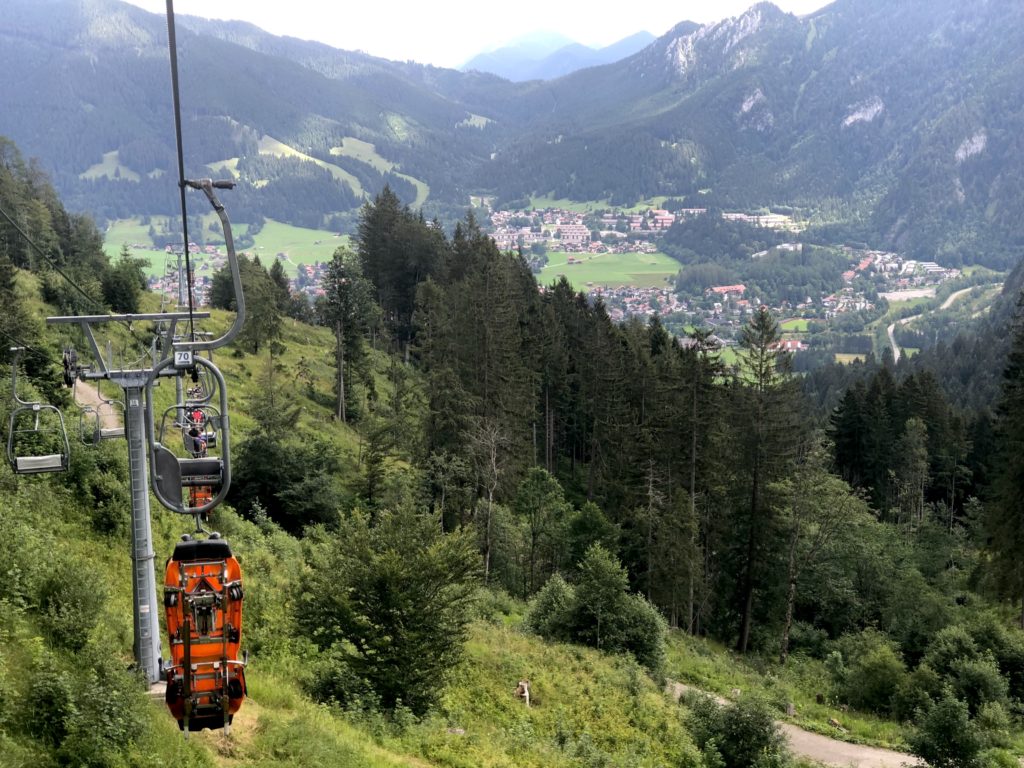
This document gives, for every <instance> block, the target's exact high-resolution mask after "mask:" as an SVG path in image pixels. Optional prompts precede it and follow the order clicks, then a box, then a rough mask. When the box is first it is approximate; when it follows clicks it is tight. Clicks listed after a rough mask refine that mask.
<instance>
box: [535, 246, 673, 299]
mask: <svg viewBox="0 0 1024 768" xmlns="http://www.w3.org/2000/svg"><path fill="white" fill-rule="evenodd" d="M569 256H572V257H573V258H579V259H582V261H580V262H577V263H575V264H569V263H568V257H569ZM678 271H679V262H677V261H675V260H673V259H671V258H669V257H668V256H666V255H665V254H664V253H560V252H555V253H549V254H548V263H547V264H546V265H545V266H544V268H543V269H542V270H541V272H540V274H539V275H537V282H539V283H540V284H542V285H547V284H550V283H553V282H555V281H556V280H558V278H559V276H560V275H565V276H566V278H567V279H568V280H569V282H570V284H572V287H573V288H575V289H576V290H578V291H586V290H587V289H589V288H593V287H594V286H598V285H600V286H603V287H606V288H614V287H617V286H620V285H633V286H637V287H638V288H661V287H664V286H665V285H666V282H667V281H668V280H670V279H671V278H672V277H674V276H675V274H676V273H677V272H678Z"/></svg>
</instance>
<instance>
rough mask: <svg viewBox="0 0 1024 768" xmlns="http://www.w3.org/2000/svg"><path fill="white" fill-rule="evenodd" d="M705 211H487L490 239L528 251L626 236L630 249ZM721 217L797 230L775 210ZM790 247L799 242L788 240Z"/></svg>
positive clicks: (610, 241) (583, 246) (576, 247)
mask: <svg viewBox="0 0 1024 768" xmlns="http://www.w3.org/2000/svg"><path fill="white" fill-rule="evenodd" d="M706 213H707V208H680V209H677V210H674V211H669V210H666V209H663V208H648V209H647V210H644V211H640V212H636V211H631V212H623V211H608V210H605V211H602V212H600V213H593V214H583V213H579V212H576V211H568V210H565V209H563V208H545V209H543V210H529V211H527V210H517V211H508V210H492V211H491V212H490V225H491V233H490V234H491V237H492V238H494V242H495V243H496V244H497V246H498V247H499V248H500V249H501V250H503V251H504V250H516V249H517V248H524V249H528V248H530V247H531V246H532V245H533V244H535V243H544V245H545V246H546V247H547V248H548V249H549V250H553V251H574V250H587V249H588V244H589V243H591V242H597V241H600V242H603V243H604V244H605V245H606V246H611V245H613V244H614V241H616V240H621V241H626V240H628V241H629V242H630V243H631V244H633V245H630V246H626V245H623V250H626V251H628V250H636V249H637V246H636V244H638V243H642V242H643V241H644V240H649V239H653V238H655V237H657V236H659V235H661V234H662V233H664V232H665V230H667V229H669V228H670V227H671V226H672V225H673V224H675V223H676V222H677V221H682V220H685V219H689V218H694V217H696V216H702V215H704V214H706ZM722 218H724V219H728V220H730V221H742V222H746V223H748V224H751V225H754V226H759V227H767V228H769V229H778V230H785V231H791V232H798V231H800V229H801V228H802V225H801V224H800V223H799V222H796V221H794V220H793V219H792V218H791V217H790V216H786V215H783V214H778V213H770V214H761V215H754V214H746V213H723V214H722ZM793 247H794V248H797V247H799V244H793Z"/></svg>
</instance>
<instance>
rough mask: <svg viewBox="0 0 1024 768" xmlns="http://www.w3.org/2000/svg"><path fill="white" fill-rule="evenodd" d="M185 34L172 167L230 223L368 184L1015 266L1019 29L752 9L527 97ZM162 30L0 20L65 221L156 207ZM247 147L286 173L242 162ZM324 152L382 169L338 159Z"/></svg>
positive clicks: (447, 200) (361, 193)
mask: <svg viewBox="0 0 1024 768" xmlns="http://www.w3.org/2000/svg"><path fill="white" fill-rule="evenodd" d="M55 20H56V23H54V22H55ZM181 27H182V29H181V35H180V43H181V51H180V54H181V66H182V87H183V94H184V97H183V98H184V104H185V108H186V113H187V115H188V119H187V120H186V143H185V146H186V150H187V152H188V161H189V164H190V166H191V167H193V168H196V169H200V166H201V165H203V164H207V163H215V164H219V163H222V162H224V161H229V160H231V159H232V158H239V160H238V162H237V165H236V166H235V172H237V173H238V174H239V176H240V178H241V179H242V180H243V181H244V182H246V183H245V184H243V185H242V188H241V189H240V198H241V200H242V202H241V203H240V204H239V206H238V207H239V212H240V214H241V215H243V216H244V217H252V216H255V215H266V211H265V207H266V206H265V205H263V204H261V200H264V199H267V200H270V199H273V200H275V201H277V203H276V204H277V205H278V207H280V206H281V203H280V200H282V199H286V200H289V201H290V203H289V204H291V205H294V206H295V207H296V208H302V209H304V210H305V211H306V212H307V213H309V212H312V213H315V215H316V216H319V217H321V218H323V217H326V216H328V215H330V214H333V213H338V212H345V211H351V210H354V209H355V208H357V207H358V206H359V205H361V204H362V202H364V201H365V200H366V199H367V198H368V197H372V196H373V195H374V194H376V193H377V192H379V191H380V189H382V188H383V185H384V183H390V184H391V186H392V188H393V189H396V190H397V191H398V192H399V194H400V195H401V197H402V199H403V200H405V201H406V202H409V201H411V200H412V199H413V198H414V196H415V189H413V187H412V186H411V185H412V184H413V182H411V181H410V180H409V179H410V178H411V179H414V180H415V181H416V182H419V183H421V184H425V185H427V186H428V187H429V190H430V200H431V201H432V202H433V204H434V205H435V206H437V207H436V208H434V210H435V211H441V212H442V213H443V215H444V216H445V218H446V219H447V220H449V221H453V220H454V219H455V218H457V217H458V213H457V211H458V210H459V209H460V208H462V207H464V206H466V205H467V203H468V195H469V194H470V193H489V194H496V195H497V196H498V197H499V199H500V200H504V201H506V202H508V201H513V200H522V199H523V198H525V197H527V196H529V195H531V194H552V195H554V196H555V197H567V198H571V199H576V200H608V201H610V202H611V203H612V204H625V203H633V202H636V201H638V200H642V199H644V198H650V197H653V196H658V195H662V196H670V197H674V198H677V199H678V198H685V204H686V205H692V206H701V207H703V206H706V205H714V206H728V207H759V206H765V205H788V206H798V207H799V208H800V209H801V210H802V211H803V212H804V213H805V214H806V215H808V216H810V217H811V221H812V223H813V224H815V225H817V226H821V227H826V228H827V229H826V230H825V231H826V232H828V233H830V234H831V235H832V236H837V237H846V238H851V237H852V238H855V239H859V240H867V241H870V242H871V243H872V244H875V245H878V246H888V247H892V248H896V249H899V250H901V251H904V252H906V253H908V254H911V255H916V256H926V257H928V258H935V259H938V260H940V261H944V262H950V263H959V262H979V261H980V262H982V263H986V264H991V265H995V266H1000V267H1005V266H1009V265H1012V263H1013V261H1014V256H1013V254H1014V251H1013V249H1014V247H1015V244H1016V243H1017V240H1018V237H1017V234H1016V221H1015V219H1016V216H1015V212H1016V211H1017V210H1019V209H1020V207H1021V204H1022V202H1024V201H1022V194H1024V193H1022V191H1021V190H1022V188H1024V187H1022V185H1021V184H1020V182H1019V179H1018V175H1019V174H1018V172H1017V170H1015V169H1018V168H1020V167H1021V162H1020V160H1021V158H1020V156H1019V150H1018V148H1017V145H1016V142H1015V141H1014V139H1013V137H1014V136H1016V135H1019V133H1020V131H1021V128H1022V126H1021V125H1020V121H1021V114H1022V110H1021V104H1020V98H1019V89H1017V88H1016V87H1015V83H1016V82H1018V81H1019V80H1020V78H1021V76H1022V73H1021V72H1020V57H1019V56H1018V55H1017V53H1016V52H1018V51H1019V50H1021V47H1022V45H1024V39H1022V38H1024V12H1022V10H1021V7H1020V5H1019V4H1018V3H1014V2H1011V1H1010V0H987V1H986V2H982V3H974V4H970V5H965V4H963V3H959V2H956V1H955V0H935V1H931V0H930V1H928V2H925V0H913V2H906V3H899V4H897V5H893V4H892V3H886V2H881V0H837V1H836V2H834V3H832V4H831V5H828V6H826V7H825V8H823V9H821V10H820V11H818V12H817V13H815V14H812V15H810V16H808V17H804V18H799V19H798V18H797V17H795V16H792V15H790V14H785V13H783V12H781V11H779V10H778V9H777V8H775V7H774V6H772V5H771V4H770V3H761V4H758V5H756V6H754V7H752V8H751V9H750V10H749V11H747V12H746V13H745V14H743V15H742V16H740V17H737V18H734V19H728V20H725V21H723V22H720V23H716V24H709V25H705V26H698V25H696V24H693V23H690V22H683V21H681V23H680V24H679V25H678V26H677V27H675V28H674V29H673V30H671V31H670V32H669V33H668V34H666V35H664V36H663V37H661V38H660V39H658V40H656V41H655V42H654V43H652V44H651V45H649V46H648V47H646V48H645V49H643V50H642V51H640V52H639V53H636V54H635V55H633V56H631V57H629V58H627V59H625V60H622V61H620V62H616V63H614V64H609V65H605V66H600V67H593V68H590V69H586V70H582V71H579V72H576V73H573V74H571V75H569V76H566V77H563V78H559V79H557V80H552V81H548V82H533V83H525V84H512V83H509V82H507V81H503V80H501V79H500V78H496V77H493V76H488V75H481V74H479V73H460V72H456V71H453V70H444V69H438V68H435V67H429V66H422V65H418V64H414V63H411V62H406V63H396V62H388V61H384V60H381V59H376V58H373V57H370V56H366V55H363V54H360V53H351V52H343V51H336V50H334V49H331V48H328V47H327V46H323V45H320V44H316V43H309V42H303V41H299V40H294V39H288V38H278V37H274V36H272V35H269V34H267V33H265V32H262V31H261V30H258V29H256V28H254V27H252V26H250V25H245V24H239V23H224V22H207V21H202V20H197V19H187V18H184V19H182V20H181ZM162 30H163V20H162V19H160V18H159V17H158V16H155V15H152V14H147V13H144V12H142V11H140V10H138V9H136V8H133V7H130V6H126V5H123V4H120V3H117V2H116V0H88V2H84V3H70V2H67V0H45V2H28V0H16V1H15V2H13V3H12V4H8V6H7V7H6V8H5V13H4V15H3V18H2V19H0V36H2V39H3V42H4V44H3V46H2V52H0V56H2V57H3V58H2V60H0V61H2V64H3V66H4V68H5V71H6V72H8V74H9V76H8V77H6V78H4V81H3V84H2V85H0V99H2V101H3V103H5V104H8V105H11V108H10V109H8V110H5V113H4V115H3V117H2V120H0V132H2V133H4V134H6V135H9V136H11V137H13V138H14V139H15V140H16V141H18V142H19V143H20V144H21V145H22V146H23V148H24V149H25V150H26V152H27V153H28V154H29V155H31V156H38V157H39V158H41V160H42V162H43V164H44V166H45V167H46V168H47V169H49V170H50V171H51V172H52V173H53V174H54V178H55V181H56V183H57V186H58V188H59V189H60V190H61V192H62V193H63V194H64V195H65V196H66V198H67V199H68V200H69V202H70V203H71V205H72V207H73V208H74V209H82V210H91V211H93V212H94V213H96V214H98V215H100V216H108V215H126V214H128V213H144V212H166V211H168V210H170V209H171V207H172V206H171V199H172V196H171V195H169V194H168V192H167V188H166V185H163V184H161V183H159V179H158V178H157V177H158V176H159V174H160V173H166V172H168V170H169V169H170V168H172V167H173V165H172V163H171V158H172V157H173V155H172V149H173V137H172V135H171V132H170V130H169V126H170V124H171V120H170V115H169V108H170V99H169V96H168V95H167V94H168V83H167V80H168V78H167V64H166V50H165V43H164V40H165V37H164V32H163V31H162ZM210 73H218V75H219V78H218V77H210V76H209V75H210ZM228 83H230V85H227V84H228ZM264 136H270V137H273V138H274V139H276V140H278V141H280V142H283V143H284V144H285V145H286V146H287V147H289V148H290V149H289V150H288V151H287V152H280V151H278V152H275V151H271V150H268V149H267V148H266V146H265V145H264V146H263V147H262V152H261V146H260V140H261V139H262V138H263V137H264ZM346 137H348V138H352V139H358V140H360V141H362V142H367V143H369V144H372V145H373V147H374V150H373V151H374V152H375V153H376V155H377V156H378V157H379V158H380V160H376V159H373V158H368V157H367V156H365V154H363V155H360V153H358V152H353V151H346V150H344V148H343V147H344V142H343V140H344V139H345V138H346ZM332 150H333V151H332ZM113 152H116V153H117V155H116V157H115V156H113V155H110V154H109V153H113ZM296 153H301V154H296ZM105 155H107V156H108V157H107V159H106V160H104V156H105ZM302 155H304V156H306V157H311V158H316V159H317V160H318V161H320V162H321V163H325V164H326V166H325V165H320V166H314V165H312V164H310V163H302V162H300V160H301V157H302ZM217 167H218V168H222V166H220V165H218V166H217ZM398 174H401V176H399V175H398ZM268 184H269V186H270V187H274V185H278V187H279V189H278V192H287V194H276V195H275V194H273V193H274V190H273V189H270V190H266V188H267V186H268ZM276 214H277V217H278V218H285V217H286V216H285V215H284V213H283V212H282V211H280V210H278V211H276Z"/></svg>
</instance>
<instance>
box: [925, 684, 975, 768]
mask: <svg viewBox="0 0 1024 768" xmlns="http://www.w3.org/2000/svg"><path fill="white" fill-rule="evenodd" d="M909 741H910V749H911V751H912V752H913V753H914V754H915V755H917V756H918V757H920V758H921V759H922V760H924V761H925V762H926V763H928V765H930V766H931V767H932V768H976V767H977V766H978V765H980V760H979V753H980V751H981V738H980V736H979V734H978V729H977V727H976V726H975V725H974V723H972V722H971V718H970V712H969V711H968V708H967V704H966V703H965V702H962V701H958V700H957V699H956V698H955V697H954V696H953V694H952V693H951V692H950V691H949V690H948V689H947V690H946V691H945V692H944V693H943V696H942V698H941V699H939V701H938V702H936V703H935V704H933V705H931V706H930V707H929V708H928V709H927V710H926V711H922V712H920V713H919V717H918V727H917V730H915V731H914V732H913V733H912V734H911V735H910V739H909Z"/></svg>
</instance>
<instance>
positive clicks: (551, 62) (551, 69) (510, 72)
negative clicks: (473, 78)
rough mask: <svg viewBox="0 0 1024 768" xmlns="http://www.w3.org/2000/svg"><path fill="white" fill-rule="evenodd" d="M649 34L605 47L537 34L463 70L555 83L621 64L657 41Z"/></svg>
mask: <svg viewBox="0 0 1024 768" xmlns="http://www.w3.org/2000/svg"><path fill="white" fill-rule="evenodd" d="M654 40H655V37H654V35H652V34H651V33H650V32H645V31H641V32H635V33H634V34H632V35H630V36H629V37H626V38H624V39H622V40H619V41H618V42H615V43H612V44H611V45H608V46H605V47H603V48H594V47H592V46H587V45H583V44H582V43H577V42H575V41H573V40H570V39H569V38H567V37H565V36H564V35H561V34H560V33H553V32H537V33H533V34H530V35H526V36H524V37H521V38H519V39H518V40H516V41H514V42H512V43H509V44H508V45H505V46H503V47H501V48H497V49H495V50H491V51H487V52H484V53H480V54H477V55H476V56H474V57H473V58H472V59H470V60H469V61H468V62H466V63H465V64H464V65H463V66H462V67H461V69H462V70H463V71H470V70H475V71H478V72H488V73H490V74H494V75H498V76H499V77H503V78H505V79H506V80H511V81H513V82H522V81H525V80H552V79H554V78H556V77H562V76H563V75H568V74H570V73H572V72H575V71H577V70H580V69H585V68H587V67H595V66H600V65H602V64H610V63H612V62H615V61H620V60H621V59H624V58H626V57H628V56H632V55H633V54H634V53H636V52H637V51H640V50H642V49H643V48H645V47H646V46H648V45H650V44H651V43H652V42H654Z"/></svg>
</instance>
